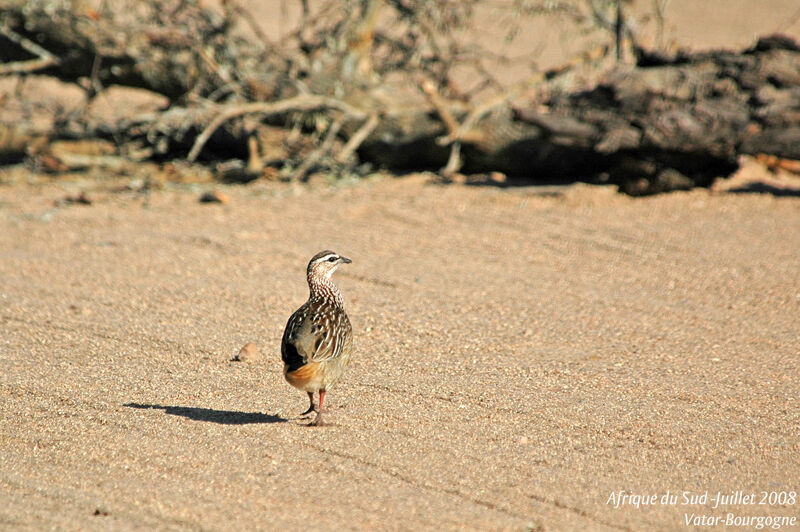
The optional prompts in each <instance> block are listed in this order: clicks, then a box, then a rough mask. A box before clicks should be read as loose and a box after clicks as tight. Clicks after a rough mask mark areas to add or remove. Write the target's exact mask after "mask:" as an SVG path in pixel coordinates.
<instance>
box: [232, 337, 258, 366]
mask: <svg viewBox="0 0 800 532" xmlns="http://www.w3.org/2000/svg"><path fill="white" fill-rule="evenodd" d="M260 358H261V353H259V351H258V347H257V346H256V344H254V343H253V342H247V343H246V344H244V346H242V348H241V349H240V350H239V354H238V355H236V356H235V357H234V358H233V361H234V362H256V361H258V360H259V359H260Z"/></svg>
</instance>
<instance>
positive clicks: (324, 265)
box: [281, 250, 353, 425]
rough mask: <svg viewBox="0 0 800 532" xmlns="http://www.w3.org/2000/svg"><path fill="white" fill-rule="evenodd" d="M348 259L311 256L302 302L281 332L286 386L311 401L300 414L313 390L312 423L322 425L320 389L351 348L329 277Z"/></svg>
mask: <svg viewBox="0 0 800 532" xmlns="http://www.w3.org/2000/svg"><path fill="white" fill-rule="evenodd" d="M349 262H351V260H350V259H348V258H347V257H343V256H341V255H339V254H338V253H335V252H333V251H330V250H325V251H320V252H319V253H317V254H316V255H314V256H313V257H312V258H311V261H310V262H309V263H308V268H307V270H306V277H307V280H308V288H309V291H310V294H309V296H308V301H306V302H305V303H304V304H303V306H301V307H300V308H299V309H297V310H296V311H295V313H294V314H292V317H290V318H289V322H288V323H287V324H286V329H285V330H284V331H283V340H282V341H281V358H283V375H284V377H286V380H287V381H288V382H289V384H291V385H292V386H294V387H295V388H297V389H298V390H302V391H304V392H306V393H307V394H308V398H309V402H310V403H311V404H310V406H309V407H308V410H306V411H305V412H303V414H304V415H305V414H308V413H311V412H313V411H314V410H315V407H314V392H319V407H318V408H316V410H317V417H316V419H315V420H314V424H315V425H321V424H322V402H323V400H324V399H325V392H326V391H327V390H328V388H330V387H331V386H333V384H335V383H336V381H338V380H339V378H340V377H341V376H342V373H344V369H345V367H347V363H348V362H349V361H350V352H351V350H352V348H353V328H352V327H351V325H350V319H349V318H348V317H347V313H346V312H345V310H344V301H343V300H342V294H341V293H340V292H339V289H338V288H336V285H335V284H333V281H332V280H331V275H333V272H334V271H336V268H338V267H339V265H340V264H347V263H349Z"/></svg>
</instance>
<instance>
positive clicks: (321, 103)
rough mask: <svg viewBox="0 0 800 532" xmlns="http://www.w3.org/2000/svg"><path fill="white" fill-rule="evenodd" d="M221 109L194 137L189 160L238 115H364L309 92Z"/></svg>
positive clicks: (342, 103) (333, 99)
mask: <svg viewBox="0 0 800 532" xmlns="http://www.w3.org/2000/svg"><path fill="white" fill-rule="evenodd" d="M223 109H225V110H223V112H222V113H220V114H219V115H217V117H216V118H214V120H212V121H211V123H210V124H208V125H207V126H206V128H205V129H204V130H203V132H202V133H200V135H198V136H197V138H196V139H195V141H194V145H192V149H191V150H190V151H189V155H187V156H186V159H187V160H188V161H189V162H193V161H194V160H195V159H197V156H198V155H200V150H202V149H203V146H205V144H206V142H208V139H209V138H211V135H213V134H214V132H215V131H216V130H217V129H218V128H219V127H220V126H221V125H222V124H224V123H225V122H227V121H228V120H231V119H232V118H236V117H238V116H243V115H248V114H261V115H275V114H280V113H286V112H289V111H315V110H318V109H337V110H339V111H342V112H344V113H346V114H347V115H349V116H350V117H352V118H355V119H364V118H365V117H366V114H365V113H364V112H363V111H360V110H358V109H356V108H355V107H353V106H351V105H349V104H347V103H345V102H343V101H342V100H337V99H336V98H327V97H324V96H315V95H310V94H309V95H305V94H304V95H301V96H295V97H294V98H287V99H285V100H280V101H277V102H255V103H249V104H243V105H236V106H234V107H229V108H223Z"/></svg>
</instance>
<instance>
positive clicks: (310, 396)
mask: <svg viewBox="0 0 800 532" xmlns="http://www.w3.org/2000/svg"><path fill="white" fill-rule="evenodd" d="M307 393H308V402H309V403H311V404H310V405H309V407H308V410H306V411H305V412H303V413H302V414H300V415H301V416H305V415H306V414H310V413H311V412H313V411H314V410H316V409H317V407H316V406H314V392H307Z"/></svg>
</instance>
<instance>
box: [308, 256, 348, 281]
mask: <svg viewBox="0 0 800 532" xmlns="http://www.w3.org/2000/svg"><path fill="white" fill-rule="evenodd" d="M350 262H353V261H351V260H350V259H348V258H347V257H343V256H342V255H339V254H338V253H336V252H335V251H331V250H329V249H326V250H325V251H320V252H319V253H317V254H316V255H314V256H313V257H311V261H309V263H308V270H307V271H308V276H309V278H314V277H316V278H323V279H330V278H331V275H333V272H335V271H336V268H338V267H339V265H340V264H348V263H350Z"/></svg>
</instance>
